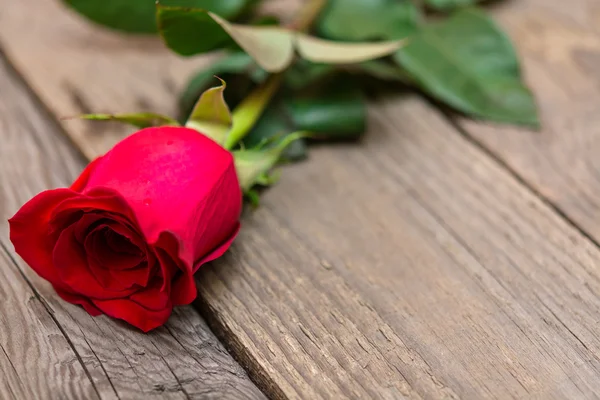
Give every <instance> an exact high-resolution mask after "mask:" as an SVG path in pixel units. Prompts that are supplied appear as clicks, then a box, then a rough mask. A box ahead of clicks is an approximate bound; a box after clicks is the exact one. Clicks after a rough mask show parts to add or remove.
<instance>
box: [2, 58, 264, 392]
mask: <svg viewBox="0 0 600 400" xmlns="http://www.w3.org/2000/svg"><path fill="white" fill-rule="evenodd" d="M17 80H18V79H17V77H16V75H15V74H13V73H11V72H10V71H9V70H7V68H6V64H5V63H4V61H0V87H1V88H2V96H0V137H1V138H2V145H1V146H0V187H1V188H2V189H1V190H0V217H1V218H0V226H1V227H2V230H1V233H0V244H1V247H0V253H1V254H0V370H1V373H0V393H2V394H3V395H6V396H8V398H13V397H14V398H18V399H33V398H40V399H45V398H48V399H50V398H61V399H62V398H73V399H82V398H85V399H87V398H90V399H93V398H98V397H101V398H103V399H113V398H123V399H141V398H161V399H162V398H172V399H186V398H187V399H190V398H202V399H205V398H231V399H261V398H264V396H263V395H262V393H261V392H260V391H259V390H258V389H257V388H256V386H255V385H254V384H253V383H252V382H251V381H250V380H249V379H248V377H247V376H246V374H245V372H244V371H243V369H242V368H241V367H240V366H239V365H238V364H237V363H236V362H235V361H234V360H233V359H232V358H231V356H230V355H229V354H228V353H227V352H226V351H225V349H224V348H223V346H222V345H221V344H220V343H219V341H218V340H217V339H216V338H215V336H214V335H213V334H212V333H211V332H210V330H209V329H208V327H207V325H206V323H205V322H204V321H203V319H202V318H201V317H200V316H199V315H198V313H197V312H196V311H195V310H194V309H193V308H192V307H182V308H179V309H178V310H177V311H176V312H175V314H174V316H173V318H171V319H170V320H169V323H168V324H167V325H166V326H165V327H163V328H161V329H158V330H157V331H156V332H154V333H152V334H149V335H144V334H141V333H140V332H139V331H136V330H133V329H132V328H130V327H129V326H127V325H126V324H124V323H120V322H117V321H113V320H110V319H108V318H107V317H98V318H92V317H90V316H89V315H88V314H87V313H86V312H85V311H83V309H81V308H79V307H77V306H72V305H70V304H66V303H65V302H63V301H62V300H60V299H59V298H58V297H57V295H56V294H55V293H54V291H53V290H52V288H51V287H50V285H49V284H47V283H46V282H45V281H43V280H42V279H41V278H39V277H38V276H37V275H36V274H35V273H34V272H33V271H32V270H31V269H29V268H28V267H27V266H26V265H24V263H23V262H22V261H21V260H20V259H19V258H18V257H17V256H16V255H15V254H14V252H13V250H12V245H11V243H10V241H9V240H8V226H7V223H6V220H7V218H8V217H10V216H12V215H13V214H14V212H15V211H16V210H17V209H18V207H20V206H21V205H22V204H23V203H24V202H25V201H26V200H28V199H29V198H30V197H31V196H33V195H34V194H36V193H37V192H39V191H41V190H44V189H46V188H50V187H56V186H66V185H68V184H70V182H72V180H73V179H74V177H75V176H76V174H77V173H78V172H79V171H80V170H81V169H82V167H83V166H84V165H85V161H84V160H83V159H82V157H81V156H80V155H79V154H78V153H77V151H76V150H74V149H73V148H72V146H71V145H70V144H69V143H67V140H66V138H65V137H64V135H63V134H62V133H61V132H60V130H59V128H58V127H57V126H56V124H55V123H54V121H52V120H51V119H49V118H48V116H47V115H46V114H45V113H43V112H41V111H40V105H39V103H37V102H35V101H34V99H33V98H32V97H31V96H30V95H28V94H27V90H26V88H25V86H24V85H23V84H19V83H17ZM86 375H87V376H86ZM0 397H2V396H0Z"/></svg>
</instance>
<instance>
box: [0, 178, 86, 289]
mask: <svg viewBox="0 0 600 400" xmlns="http://www.w3.org/2000/svg"><path fill="white" fill-rule="evenodd" d="M74 196H76V194H75V193H74V192H73V191H71V190H70V189H55V190H47V191H44V192H42V193H40V194H38V195H37V196H35V197H34V198H33V199H31V200H29V201H28V202H27V203H26V204H25V205H24V206H23V207H21V209H20V210H19V211H18V212H17V213H16V214H15V216H14V217H12V218H11V219H10V220H9V221H8V222H9V224H10V241H11V242H12V243H13V245H14V246H15V250H16V252H17V254H19V255H20V256H21V257H22V258H23V260H25V262H27V264H29V266H30V267H31V268H32V269H33V270H34V271H35V272H37V274H38V275H39V276H41V277H42V278H44V279H46V280H47V281H50V282H51V283H52V284H54V285H58V286H61V287H63V286H64V285H63V284H62V283H61V280H60V277H59V276H58V273H57V271H56V268H55V267H54V265H53V263H52V250H53V249H54V244H55V241H56V238H52V237H50V232H49V231H50V230H49V221H50V218H51V215H52V212H53V210H54V209H55V208H56V207H57V206H58V205H59V204H60V203H61V202H63V201H64V200H66V199H69V198H72V197H74Z"/></svg>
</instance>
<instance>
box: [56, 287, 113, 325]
mask: <svg viewBox="0 0 600 400" xmlns="http://www.w3.org/2000/svg"><path fill="white" fill-rule="evenodd" d="M54 290H56V293H57V294H58V295H59V296H60V298H61V299H63V300H64V301H66V302H69V303H71V304H78V305H80V306H82V307H83V308H84V309H85V311H87V312H88V314H90V315H91V316H92V317H96V316H98V315H102V311H100V310H99V309H98V307H96V306H95V305H94V304H92V302H91V301H90V300H88V299H86V298H85V297H82V296H78V295H76V294H73V293H70V292H67V291H65V290H62V289H60V288H58V287H56V286H55V287H54Z"/></svg>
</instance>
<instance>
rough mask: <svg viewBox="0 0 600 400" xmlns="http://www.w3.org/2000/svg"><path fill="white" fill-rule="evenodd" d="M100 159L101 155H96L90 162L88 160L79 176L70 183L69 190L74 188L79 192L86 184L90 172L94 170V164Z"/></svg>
mask: <svg viewBox="0 0 600 400" xmlns="http://www.w3.org/2000/svg"><path fill="white" fill-rule="evenodd" d="M101 159H102V157H98V158H96V159H94V160H92V162H90V163H89V164H88V165H87V167H85V169H84V170H83V171H82V172H81V175H79V177H78V178H77V179H76V180H75V182H73V184H72V185H71V190H74V191H76V192H77V193H81V191H82V190H83V189H84V188H85V186H86V185H87V182H88V179H90V174H91V173H92V171H93V170H94V168H95V167H96V165H97V164H98V162H99V161H100V160H101Z"/></svg>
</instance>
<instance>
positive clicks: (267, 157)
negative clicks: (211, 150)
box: [232, 132, 312, 192]
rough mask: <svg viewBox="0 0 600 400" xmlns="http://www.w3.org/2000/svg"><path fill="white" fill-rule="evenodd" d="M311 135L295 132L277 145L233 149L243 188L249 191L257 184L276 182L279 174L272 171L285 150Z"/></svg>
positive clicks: (264, 184)
mask: <svg viewBox="0 0 600 400" xmlns="http://www.w3.org/2000/svg"><path fill="white" fill-rule="evenodd" d="M311 136H312V134H311V133H309V132H294V133H291V134H289V135H287V136H285V137H283V138H282V139H280V140H279V141H278V142H277V143H275V145H271V146H263V147H257V148H253V149H243V150H235V151H232V154H233V158H234V160H235V169H236V171H237V175H238V179H239V181H240V186H241V188H242V190H243V191H244V192H247V191H249V190H250V189H252V187H253V186H254V185H256V184H260V185H263V186H269V185H271V184H273V183H274V182H276V181H277V179H278V176H277V175H273V174H271V173H272V169H273V168H274V167H275V165H276V164H277V163H278V162H279V161H280V159H281V156H282V154H283V152H284V150H285V149H286V148H287V147H288V146H289V145H290V144H291V143H293V142H294V141H296V140H298V139H301V138H306V137H311Z"/></svg>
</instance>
